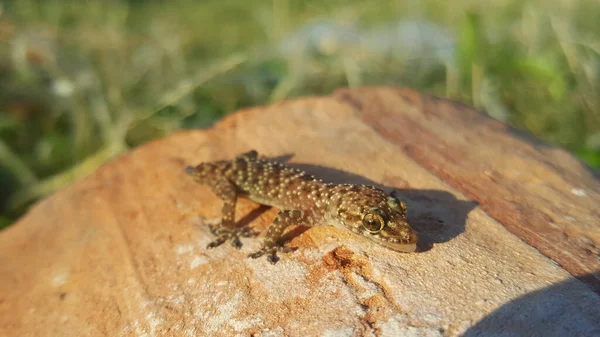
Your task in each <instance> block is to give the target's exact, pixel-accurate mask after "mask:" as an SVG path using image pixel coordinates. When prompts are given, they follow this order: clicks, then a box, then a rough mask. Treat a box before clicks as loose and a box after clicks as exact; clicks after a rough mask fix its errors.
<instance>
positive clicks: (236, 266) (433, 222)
mask: <svg viewBox="0 0 600 337" xmlns="http://www.w3.org/2000/svg"><path fill="white" fill-rule="evenodd" d="M249 149H257V150H258V151H259V153H261V154H264V155H268V156H271V157H278V158H280V159H282V160H289V163H290V164H292V165H295V166H296V167H299V168H302V169H306V170H308V171H310V172H311V173H313V174H317V175H320V176H322V177H323V178H325V179H328V180H331V181H334V182H350V183H365V182H368V183H373V184H377V185H379V186H380V187H383V188H385V189H387V190H388V191H391V190H392V189H393V188H395V189H396V190H397V191H398V193H397V194H398V195H399V196H400V197H401V198H403V199H405V200H406V203H407V205H408V209H409V218H410V220H411V221H412V222H413V223H415V227H416V228H417V230H418V231H419V232H420V233H421V242H420V243H419V248H420V250H421V251H420V252H418V253H412V254H402V253H395V252H392V251H390V250H388V249H386V248H383V247H379V246H377V245H374V244H372V243H370V242H369V241H366V240H364V239H362V238H360V237H358V236H355V235H354V234H352V233H350V232H348V231H344V230H341V229H336V228H332V227H328V226H322V227H313V228H309V229H306V228H301V227H296V228H293V229H292V230H291V233H290V234H289V235H287V237H288V238H289V239H290V240H291V241H290V242H289V243H288V245H290V246H293V247H298V249H297V250H296V251H295V252H293V253H291V254H289V255H283V256H281V260H280V261H279V262H278V263H277V264H275V265H271V264H270V263H269V262H267V260H266V259H258V260H253V259H248V258H246V255H247V254H248V253H250V252H252V251H254V250H256V249H257V248H258V247H259V246H260V244H261V239H260V238H250V239H245V240H244V246H243V247H242V249H241V250H236V249H235V248H233V247H231V246H230V245H223V246H220V247H218V248H215V249H211V250H207V249H206V245H207V244H208V242H209V241H210V240H211V235H210V234H209V232H208V230H207V228H206V227H207V226H206V225H207V224H208V223H215V222H217V221H218V219H219V216H220V207H221V202H220V201H219V199H218V198H217V197H216V196H215V195H214V194H212V192H211V191H210V190H209V189H208V188H207V187H205V186H200V185H197V184H195V183H193V182H192V180H191V179H190V177H189V176H187V175H186V174H185V167H186V165H189V164H197V163H199V162H203V161H208V160H217V159H230V158H232V157H233V156H235V155H237V154H239V153H241V152H244V151H247V150H249ZM599 191H600V188H599V183H598V180H597V178H596V177H594V175H593V173H591V172H590V171H589V170H588V169H587V168H586V167H584V166H583V165H582V164H581V163H579V162H578V161H576V160H575V159H573V157H571V156H570V155H569V154H567V153H566V152H565V151H563V150H559V149H556V148H553V147H550V146H548V145H545V144H543V143H541V142H539V141H535V140H532V139H531V138H530V137H527V136H523V135H522V134H518V133H516V132H515V131H514V130H511V129H510V128H508V127H507V126H505V125H503V124H501V123H498V122H495V121H492V120H491V119H489V118H487V117H485V116H483V115H481V114H479V113H477V112H475V111H474V110H472V109H470V108H468V107H464V106H461V105H458V104H456V103H452V102H449V101H446V100H441V99H436V98H432V97H428V96H425V95H421V94H418V93H416V92H414V91H411V90H407V89H402V90H398V89H393V88H363V89H347V90H340V91H338V92H336V93H334V94H333V95H332V96H329V97H321V98H305V99H298V100H294V101H287V102H282V103H279V104H275V105H272V106H270V107H261V108H254V109H247V110H244V111H240V112H238V113H236V114H233V115H230V116H228V117H227V118H225V119H224V120H222V121H221V122H219V123H218V124H217V125H216V126H215V127H213V128H211V129H209V130H194V131H181V132H177V133H175V134H173V135H171V136H169V137H166V138H165V139H161V140H158V141H154V142H151V143H149V144H146V145H144V146H142V147H139V148H137V149H136V150H134V151H131V152H130V153H129V154H127V155H124V156H122V157H120V158H118V159H116V160H114V161H112V162H110V163H108V164H106V165H105V166H103V167H101V168H100V169H98V170H97V171H96V172H95V173H94V174H92V175H90V176H89V177H87V178H86V179H83V180H82V181H80V182H78V183H75V184H72V185H71V186H69V187H67V188H65V189H63V190H62V191H60V192H58V193H56V194H54V195H53V196H51V197H49V198H47V199H46V200H43V201H41V202H39V203H38V204H37V205H36V206H34V207H33V208H32V209H31V210H30V212H29V213H28V214H27V215H25V216H24V217H23V218H22V219H20V221H18V223H17V224H15V225H14V226H12V227H10V228H8V229H6V230H4V231H2V232H0V261H2V265H0V336H105V335H106V336H458V335H463V334H464V335H466V336H515V335H527V336H567V335H573V336H594V335H596V336H597V335H600V323H599V322H600V309H598V308H600V297H599V296H598V294H596V293H595V292H594V291H593V289H594V287H595V288H596V289H598V284H599V283H598V280H599V279H600V273H599V270H600V268H598V266H599V259H598V248H597V247H599V242H600V235H599V230H600V229H599V228H600V227H599V219H600V217H599V216H598V208H597V205H598V204H600V194H599ZM276 213H277V210H275V209H267V208H265V207H258V206H257V205H256V204H254V203H252V202H250V201H246V200H242V201H240V203H239V204H238V208H237V217H238V219H240V222H241V223H251V224H252V225H254V226H256V228H259V229H261V230H264V229H265V228H266V227H267V226H268V225H269V223H270V221H271V220H272V219H273V218H274V216H275V215H276ZM544 254H546V255H544ZM555 261H556V262H558V263H560V265H559V264H557V263H556V262H555ZM561 265H562V266H564V268H565V269H566V270H565V269H563V268H562V267H561ZM569 272H571V273H572V274H573V275H575V276H576V277H577V278H575V277H573V276H572V275H571V274H569Z"/></svg>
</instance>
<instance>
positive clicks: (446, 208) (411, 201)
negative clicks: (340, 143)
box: [268, 154, 478, 252]
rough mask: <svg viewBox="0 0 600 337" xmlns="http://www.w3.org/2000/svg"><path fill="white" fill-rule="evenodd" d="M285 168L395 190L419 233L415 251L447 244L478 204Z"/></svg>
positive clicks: (328, 172)
mask: <svg viewBox="0 0 600 337" xmlns="http://www.w3.org/2000/svg"><path fill="white" fill-rule="evenodd" d="M291 157H292V155H290V154H286V155H283V156H278V157H271V158H268V159H269V160H275V161H279V162H287V161H288V160H289V159H290V158H291ZM286 165H288V166H290V167H293V168H297V169H299V170H302V171H305V172H307V173H309V174H312V175H314V176H315V177H319V178H321V179H323V180H324V181H326V182H331V183H336V184H359V185H360V184H364V185H372V186H375V187H378V188H380V189H382V190H384V191H385V192H386V193H388V194H389V193H391V192H392V191H395V193H396V196H397V197H398V198H400V199H402V200H404V202H405V203H406V205H407V209H408V220H409V223H410V224H411V225H412V226H413V228H414V229H415V230H416V231H417V233H418V234H419V241H418V243H417V251H419V252H423V251H427V250H429V249H431V248H432V247H433V245H434V244H435V243H443V242H447V241H449V240H451V239H453V238H455V237H456V236H458V235H459V234H461V233H463V232H464V231H465V223H466V220H467V216H468V214H469V212H470V211H471V210H473V209H474V208H475V207H476V206H477V205H478V203H477V202H475V201H470V200H469V201H465V200H458V199H456V198H455V197H454V195H452V194H451V193H448V192H446V191H442V190H423V189H410V188H395V187H392V186H385V185H382V184H379V183H377V182H374V181H372V180H370V179H368V178H365V177H363V176H360V175H357V174H354V173H350V172H346V171H343V170H339V169H334V168H330V167H325V166H320V165H313V164H302V163H286ZM307 229H308V228H306V227H297V228H295V229H293V230H291V231H289V232H288V233H286V234H285V235H284V237H283V238H282V239H283V240H284V241H289V239H290V238H293V237H296V236H298V235H300V234H301V233H302V232H304V231H306V230H307Z"/></svg>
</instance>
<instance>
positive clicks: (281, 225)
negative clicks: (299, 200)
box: [248, 210, 313, 264]
mask: <svg viewBox="0 0 600 337" xmlns="http://www.w3.org/2000/svg"><path fill="white" fill-rule="evenodd" d="M312 224H313V219H312V216H311V214H310V213H309V212H306V211H299V210H287V211H282V212H279V214H277V216H276V217H275V220H273V224H271V227H269V229H268V230H267V234H266V236H265V240H264V243H263V246H262V248H261V249H260V250H258V251H256V252H254V253H252V254H250V255H248V257H251V258H253V259H256V258H258V257H260V256H263V255H265V254H268V255H267V260H268V261H269V262H271V263H273V264H274V263H276V262H277V260H279V258H278V257H277V252H282V253H289V252H291V251H292V249H291V248H289V247H284V246H283V245H282V244H281V242H280V240H281V234H283V232H284V231H285V229H286V228H287V227H288V226H291V225H312Z"/></svg>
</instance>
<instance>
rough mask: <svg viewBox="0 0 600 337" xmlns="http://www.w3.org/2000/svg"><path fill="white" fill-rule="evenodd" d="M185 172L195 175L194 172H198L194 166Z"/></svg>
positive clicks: (187, 168)
mask: <svg viewBox="0 0 600 337" xmlns="http://www.w3.org/2000/svg"><path fill="white" fill-rule="evenodd" d="M185 172H186V173H187V174H194V172H196V168H195V167H194V166H188V167H186V168H185Z"/></svg>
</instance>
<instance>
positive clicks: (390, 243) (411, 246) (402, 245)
mask: <svg viewBox="0 0 600 337" xmlns="http://www.w3.org/2000/svg"><path fill="white" fill-rule="evenodd" d="M418 240H419V237H418V235H417V233H415V232H411V233H410V236H409V237H408V240H398V241H396V242H394V241H395V240H385V239H384V240H380V241H379V242H380V243H381V244H383V245H384V246H386V247H387V248H390V249H392V250H395V251H397V252H403V253H412V252H414V251H416V250H417V241H418Z"/></svg>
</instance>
